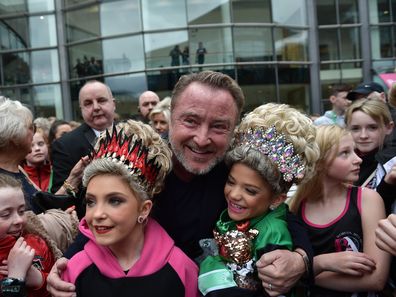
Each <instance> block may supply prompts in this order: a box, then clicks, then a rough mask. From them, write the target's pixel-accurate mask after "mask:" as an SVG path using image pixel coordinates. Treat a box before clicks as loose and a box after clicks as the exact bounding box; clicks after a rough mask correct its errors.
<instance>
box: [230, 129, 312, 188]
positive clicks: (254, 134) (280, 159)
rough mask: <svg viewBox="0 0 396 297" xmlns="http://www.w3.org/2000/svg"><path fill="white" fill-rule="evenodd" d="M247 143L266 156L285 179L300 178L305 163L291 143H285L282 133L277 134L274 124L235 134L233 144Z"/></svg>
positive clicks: (288, 180)
mask: <svg viewBox="0 0 396 297" xmlns="http://www.w3.org/2000/svg"><path fill="white" fill-rule="evenodd" d="M241 145H247V146H249V147H251V148H253V149H255V150H257V151H259V152H260V153H262V154H264V155H266V156H268V157H269V158H270V160H272V161H273V162H274V163H275V164H276V165H277V167H278V169H279V171H280V173H281V174H282V177H283V179H284V180H285V181H287V182H291V181H292V180H293V179H294V178H296V179H302V178H303V177H304V175H305V165H304V164H303V162H302V160H301V157H300V155H298V154H294V147H293V144H291V143H287V142H286V138H285V135H284V134H278V133H277V131H276V128H275V127H274V126H272V127H269V128H267V129H265V128H263V127H256V128H254V129H253V128H249V129H248V130H247V131H244V132H239V133H237V134H236V135H235V141H234V146H241Z"/></svg>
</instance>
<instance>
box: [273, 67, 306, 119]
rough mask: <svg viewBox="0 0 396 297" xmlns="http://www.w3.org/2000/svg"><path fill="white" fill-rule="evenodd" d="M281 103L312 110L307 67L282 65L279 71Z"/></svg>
mask: <svg viewBox="0 0 396 297" xmlns="http://www.w3.org/2000/svg"><path fill="white" fill-rule="evenodd" d="M278 79H279V96H280V102H281V103H286V104H289V105H291V106H293V107H296V108H299V109H301V110H306V111H309V110H310V89H309V83H310V77H309V69H308V67H307V66H303V65H301V66H294V65H289V66H287V65H282V67H279V69H278Z"/></svg>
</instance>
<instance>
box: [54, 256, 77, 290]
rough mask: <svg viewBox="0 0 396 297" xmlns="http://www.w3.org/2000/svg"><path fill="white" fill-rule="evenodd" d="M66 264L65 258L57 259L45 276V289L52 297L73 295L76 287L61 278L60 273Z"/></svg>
mask: <svg viewBox="0 0 396 297" xmlns="http://www.w3.org/2000/svg"><path fill="white" fill-rule="evenodd" d="M66 266H67V259H66V258H60V259H58V260H57V261H56V262H55V264H54V266H53V267H52V268H51V271H50V273H49V274H48V277H47V291H48V292H49V293H50V294H51V295H52V296H53V297H75V296H77V295H76V292H75V290H76V287H75V286H74V285H73V284H71V283H68V282H65V281H63V280H62V279H61V274H62V272H63V271H65V269H66Z"/></svg>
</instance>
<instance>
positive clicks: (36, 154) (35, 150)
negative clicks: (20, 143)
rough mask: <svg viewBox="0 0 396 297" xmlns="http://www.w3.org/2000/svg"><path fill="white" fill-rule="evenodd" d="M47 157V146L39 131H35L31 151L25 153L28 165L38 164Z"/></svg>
mask: <svg viewBox="0 0 396 297" xmlns="http://www.w3.org/2000/svg"><path fill="white" fill-rule="evenodd" d="M47 158H48V147H47V144H46V143H45V141H44V138H43V136H42V135H41V133H35V134H34V135H33V141H32V151H31V152H30V153H29V154H27V155H26V162H27V163H28V165H30V166H38V165H41V164H43V163H44V161H46V160H47Z"/></svg>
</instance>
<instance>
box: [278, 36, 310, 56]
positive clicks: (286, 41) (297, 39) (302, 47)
mask: <svg viewBox="0 0 396 297" xmlns="http://www.w3.org/2000/svg"><path fill="white" fill-rule="evenodd" d="M274 39H275V51H276V57H277V60H278V61H307V58H308V55H307V47H308V32H307V31H306V30H298V29H289V28H275V29H274Z"/></svg>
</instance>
